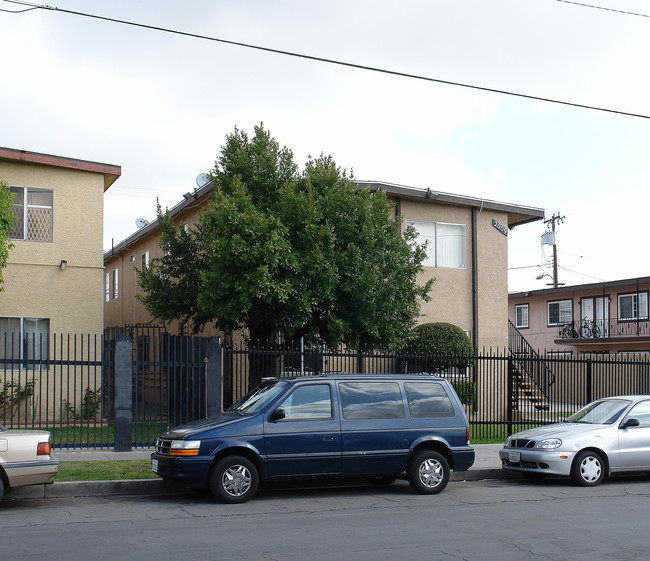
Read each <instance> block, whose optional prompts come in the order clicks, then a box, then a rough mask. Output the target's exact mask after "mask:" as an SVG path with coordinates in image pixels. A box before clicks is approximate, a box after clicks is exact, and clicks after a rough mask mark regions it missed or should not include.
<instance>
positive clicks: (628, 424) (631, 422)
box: [621, 417, 639, 429]
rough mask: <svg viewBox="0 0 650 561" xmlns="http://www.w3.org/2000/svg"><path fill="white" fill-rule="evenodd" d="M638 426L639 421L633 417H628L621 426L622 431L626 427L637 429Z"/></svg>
mask: <svg viewBox="0 0 650 561" xmlns="http://www.w3.org/2000/svg"><path fill="white" fill-rule="evenodd" d="M638 426H639V419H635V418H634V417H630V418H629V419H627V420H626V421H625V422H624V423H623V424H622V425H621V428H622V429H626V428H628V427H638Z"/></svg>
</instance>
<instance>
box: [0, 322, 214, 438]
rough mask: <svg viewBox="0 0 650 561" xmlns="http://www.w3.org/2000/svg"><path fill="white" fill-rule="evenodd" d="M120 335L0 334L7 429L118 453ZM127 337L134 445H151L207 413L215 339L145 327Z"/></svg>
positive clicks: (0, 410)
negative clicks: (49, 435) (211, 344)
mask: <svg viewBox="0 0 650 561" xmlns="http://www.w3.org/2000/svg"><path fill="white" fill-rule="evenodd" d="M121 331H122V330H119V331H118V330H107V331H106V333H105V335H104V336H88V335H86V336H80V335H47V334H45V335H38V336H37V335H35V334H32V335H30V336H28V337H25V338H21V337H20V336H17V335H16V334H11V333H5V334H2V335H0V424H2V425H4V426H5V428H29V429H46V430H49V431H50V432H51V433H52V442H53V445H54V447H55V448H87V447H90V448H113V447H114V446H115V441H116V385H115V384H116V379H119V375H118V374H119V373H118V372H117V368H116V365H117V361H116V345H117V341H118V336H119V335H120V332H121ZM122 336H126V338H127V339H126V340H127V341H128V342H127V345H128V347H127V348H128V352H127V355H128V356H126V362H125V363H124V364H125V366H124V367H123V368H122V374H123V377H124V374H125V375H126V376H127V386H129V387H128V389H129V392H128V395H129V397H128V400H127V401H128V405H127V408H128V419H129V425H130V426H129V427H128V431H129V433H130V434H128V435H127V436H128V441H129V442H130V445H132V446H136V447H140V446H142V447H148V446H151V445H152V444H154V443H155V440H156V438H157V437H158V435H159V434H160V433H161V432H164V431H165V430H167V429H168V428H170V427H173V426H176V425H179V424H182V423H186V422H189V421H192V420H195V419H198V418H201V417H203V416H205V415H206V411H207V407H206V405H207V401H206V378H205V373H206V363H205V358H206V354H207V343H208V339H206V338H201V337H179V336H172V335H169V334H166V333H164V332H158V333H153V332H150V331H149V332H147V331H144V330H141V329H129V330H128V331H127V332H126V333H122ZM29 349H38V352H31V353H28V352H27V351H28V350H29Z"/></svg>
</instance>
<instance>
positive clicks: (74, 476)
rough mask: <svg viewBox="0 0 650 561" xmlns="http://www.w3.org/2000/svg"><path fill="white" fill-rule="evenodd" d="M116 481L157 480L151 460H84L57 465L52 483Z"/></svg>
mask: <svg viewBox="0 0 650 561" xmlns="http://www.w3.org/2000/svg"><path fill="white" fill-rule="evenodd" d="M117 479H158V476H157V475H156V474H155V473H154V472H153V471H151V460H84V461H79V462H77V461H68V462H61V463H60V464H59V473H58V474H57V475H56V476H55V477H54V481H55V482H56V481H113V480H117Z"/></svg>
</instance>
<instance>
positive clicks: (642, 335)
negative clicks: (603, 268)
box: [508, 277, 650, 354]
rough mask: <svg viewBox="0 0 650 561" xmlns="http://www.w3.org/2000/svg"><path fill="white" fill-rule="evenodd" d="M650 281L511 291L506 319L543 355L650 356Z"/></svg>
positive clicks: (634, 279) (636, 279) (647, 278)
mask: <svg viewBox="0 0 650 561" xmlns="http://www.w3.org/2000/svg"><path fill="white" fill-rule="evenodd" d="M649 291H650V277H640V278H633V279H624V280H616V281H609V282H598V283H590V284H582V285H576V286H562V287H558V288H549V289H545V290H531V291H527V292H517V293H512V294H510V295H509V297H508V318H509V319H510V321H511V322H512V323H513V324H514V325H515V327H516V328H517V329H518V330H519V331H520V333H521V334H522V335H523V336H524V337H525V339H526V340H527V341H528V343H529V344H530V345H531V346H532V347H533V348H534V349H535V350H540V351H547V352H554V353H561V354H580V353H622V352H630V353H647V352H650V320H649V318H648V292H649Z"/></svg>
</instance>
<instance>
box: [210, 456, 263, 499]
mask: <svg viewBox="0 0 650 561" xmlns="http://www.w3.org/2000/svg"><path fill="white" fill-rule="evenodd" d="M258 485H259V474H258V472H257V468H256V467H255V464H253V462H251V461H250V460H249V459H248V458H244V457H243V456H226V457H225V458H222V459H221V460H219V461H218V462H217V464H216V465H215V466H214V468H213V469H212V472H211V473H210V480H209V487H210V491H211V492H212V494H213V495H214V496H215V497H216V498H217V499H218V500H220V501H221V502H223V503H229V504H236V503H245V502H246V501H247V500H249V499H251V498H252V497H253V495H255V493H256V492H257V487H258Z"/></svg>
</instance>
